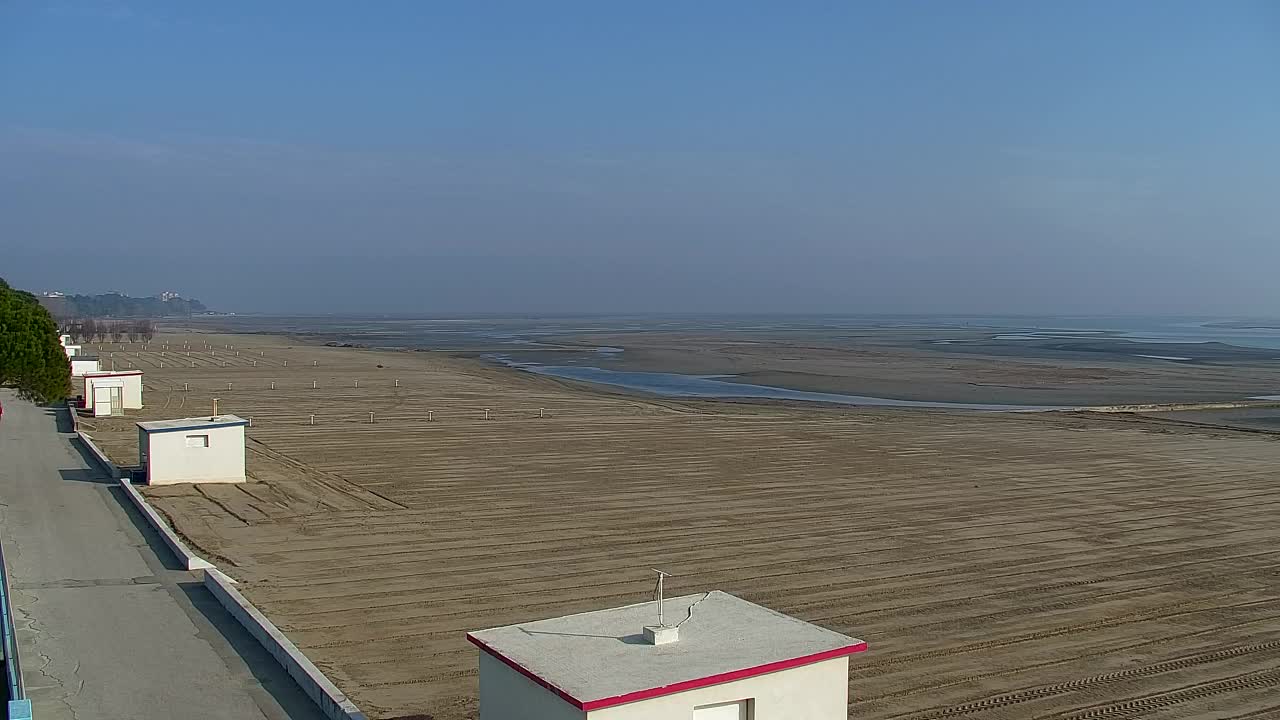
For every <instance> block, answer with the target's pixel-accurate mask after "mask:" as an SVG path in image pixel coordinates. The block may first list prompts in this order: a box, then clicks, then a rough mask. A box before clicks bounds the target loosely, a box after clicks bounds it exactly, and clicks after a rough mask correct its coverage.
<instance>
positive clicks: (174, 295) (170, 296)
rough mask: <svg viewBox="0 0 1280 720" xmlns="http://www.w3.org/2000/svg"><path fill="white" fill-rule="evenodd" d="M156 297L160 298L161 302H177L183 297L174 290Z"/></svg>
mask: <svg viewBox="0 0 1280 720" xmlns="http://www.w3.org/2000/svg"><path fill="white" fill-rule="evenodd" d="M156 297H158V298H160V301H161V302H169V301H170V300H177V299H178V298H180V297H182V296H181V295H179V294H178V293H176V292H174V291H172V290H165V291H164V292H162V293H160V294H159V295H157V296H156Z"/></svg>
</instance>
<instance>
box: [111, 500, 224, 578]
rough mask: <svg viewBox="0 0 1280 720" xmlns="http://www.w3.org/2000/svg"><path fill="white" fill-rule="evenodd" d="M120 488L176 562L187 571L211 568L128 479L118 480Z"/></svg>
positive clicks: (211, 565)
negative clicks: (192, 550)
mask: <svg viewBox="0 0 1280 720" xmlns="http://www.w3.org/2000/svg"><path fill="white" fill-rule="evenodd" d="M120 487H121V489H123V490H124V494H125V495H127V496H128V497H129V501H130V502H132V503H133V506H134V507H136V508H138V512H140V513H142V516H143V517H145V518H146V519H147V524H148V525H150V526H151V528H152V529H153V530H155V531H156V532H157V533H159V535H160V539H161V540H163V541H164V544H165V545H166V546H167V547H168V548H169V551H170V552H172V553H173V554H174V555H175V556H177V558H178V561H179V562H181V563H183V565H185V566H186V568H187V569H188V570H208V569H210V568H212V567H213V563H211V562H209V561H208V560H205V559H204V558H202V557H200V556H199V555H196V554H195V553H193V552H191V548H189V547H187V545H186V543H184V542H182V539H181V538H179V537H178V534H177V533H176V532H174V531H173V528H171V527H169V524H168V523H166V522H165V521H164V518H162V517H160V513H158V512H156V509H155V508H153V507H151V504H150V503H148V502H147V499H146V498H144V497H142V493H140V492H138V489H137V488H135V487H134V486H133V483H131V482H129V480H128V478H120Z"/></svg>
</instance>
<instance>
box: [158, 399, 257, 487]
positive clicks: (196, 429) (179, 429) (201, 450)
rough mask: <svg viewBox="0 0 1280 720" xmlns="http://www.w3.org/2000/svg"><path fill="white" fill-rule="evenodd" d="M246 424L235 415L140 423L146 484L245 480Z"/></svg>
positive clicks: (236, 481) (238, 481)
mask: <svg viewBox="0 0 1280 720" xmlns="http://www.w3.org/2000/svg"><path fill="white" fill-rule="evenodd" d="M246 425H248V421H247V420H244V419H243V418H239V417H236V416H235V415H214V416H205V417H198V418H182V419H180V420H155V421H152V422H140V423H138V464H139V465H141V466H142V467H143V468H145V469H146V473H147V484H149V485H169V484H173V483H210V482H218V483H228V482H230V483H240V482H244V481H245V475H244V428H245V426H246Z"/></svg>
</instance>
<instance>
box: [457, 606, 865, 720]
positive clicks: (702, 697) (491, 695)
mask: <svg viewBox="0 0 1280 720" xmlns="http://www.w3.org/2000/svg"><path fill="white" fill-rule="evenodd" d="M664 613H665V617H666V618H672V619H674V622H672V623H669V624H667V625H658V626H655V625H653V624H652V623H653V620H654V619H655V617H656V616H655V610H654V604H653V603H643V604H640V605H631V606H628V607H621V608H614V609H611V610H600V611H597V612H588V613H583V614H580V615H569V616H566V617H560V618H554V619H551V620H541V621H537V622H529V623H521V624H519V625H509V626H506V627H500V628H493V629H491V630H481V631H478V632H473V633H469V634H468V635H467V639H468V640H470V641H471V642H472V643H473V644H475V645H476V646H478V647H479V648H480V719H481V720H507V719H509V718H522V719H525V720H670V719H671V718H688V719H689V720H756V719H759V720H763V719H764V718H787V719H788V720H846V719H847V717H848V712H849V708H848V700H849V697H848V695H849V656H850V655H852V654H854V653H859V652H862V651H864V650H866V648H867V645H866V643H864V642H862V641H861V640H857V639H854V638H851V637H848V636H845V635H841V634H840V633H837V632H832V631H830V630H826V629H824V628H821V627H818V626H816V625H812V624H810V623H807V622H804V621H802V620H798V619H796V618H793V617H789V616H787V615H783V614H782V613H778V612H774V611H773V610H769V609H768V608H764V607H761V606H759V605H755V604H753V603H750V602H747V601H746V600H742V599H740V598H737V597H734V596H733V595H729V594H727V593H723V592H718V591H713V592H709V593H698V594H696V595H686V596H684V597H678V598H671V599H668V600H666V601H665V607H664Z"/></svg>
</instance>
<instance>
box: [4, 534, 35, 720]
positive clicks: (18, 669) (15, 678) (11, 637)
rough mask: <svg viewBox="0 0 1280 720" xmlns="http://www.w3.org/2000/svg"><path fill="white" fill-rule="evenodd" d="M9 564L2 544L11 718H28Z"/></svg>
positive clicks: (29, 715) (5, 667)
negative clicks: (10, 588) (14, 624)
mask: <svg viewBox="0 0 1280 720" xmlns="http://www.w3.org/2000/svg"><path fill="white" fill-rule="evenodd" d="M8 568H9V566H8V564H7V563H6V562H5V559H4V547H3V546H0V625H2V626H3V627H2V628H0V634H2V635H3V642H4V675H5V682H6V683H7V684H8V687H7V688H6V689H7V691H8V696H9V707H8V715H7V716H8V718H9V720H28V719H29V718H30V717H31V701H30V700H28V699H27V691H26V688H25V687H23V685H22V662H21V661H20V660H19V657H18V637H17V635H15V634H14V629H13V607H12V606H11V605H10V604H9V602H10V599H11V598H12V597H13V595H12V594H11V593H10V592H9V569H8Z"/></svg>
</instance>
